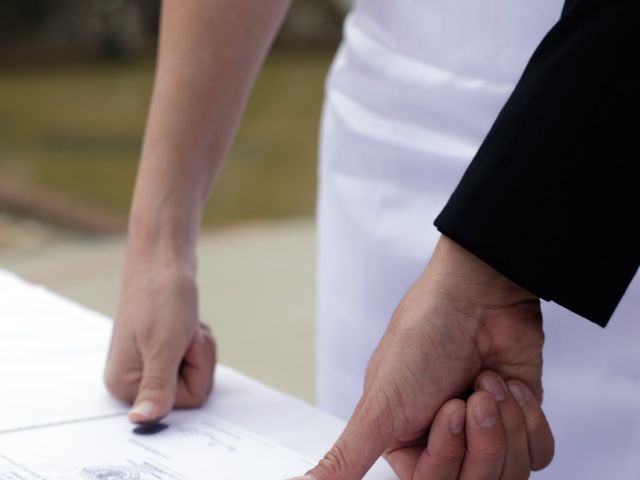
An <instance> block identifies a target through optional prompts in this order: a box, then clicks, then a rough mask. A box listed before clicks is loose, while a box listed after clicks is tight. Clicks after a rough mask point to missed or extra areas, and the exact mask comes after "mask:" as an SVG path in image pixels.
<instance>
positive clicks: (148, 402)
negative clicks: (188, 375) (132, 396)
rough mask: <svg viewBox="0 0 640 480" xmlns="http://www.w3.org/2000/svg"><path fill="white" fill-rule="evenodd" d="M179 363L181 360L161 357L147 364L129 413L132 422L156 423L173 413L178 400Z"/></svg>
mask: <svg viewBox="0 0 640 480" xmlns="http://www.w3.org/2000/svg"><path fill="white" fill-rule="evenodd" d="M179 363H180V361H179V360H178V362H176V361H175V360H174V359H169V358H159V357H156V358H153V359H150V360H148V361H147V362H146V363H145V365H144V370H143V374H142V380H141V381H140V388H139V390H138V395H137V396H136V400H135V402H134V403H133V408H132V409H131V411H129V420H130V421H132V422H134V423H150V422H156V421H158V420H160V419H161V418H162V417H164V416H165V415H167V414H168V413H169V412H170V411H171V409H172V408H173V405H174V403H175V398H176V386H177V382H178V367H179Z"/></svg>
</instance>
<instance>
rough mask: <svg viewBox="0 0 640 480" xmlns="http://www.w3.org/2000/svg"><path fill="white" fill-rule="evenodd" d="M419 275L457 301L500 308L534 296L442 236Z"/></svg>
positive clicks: (531, 298)
mask: <svg viewBox="0 0 640 480" xmlns="http://www.w3.org/2000/svg"><path fill="white" fill-rule="evenodd" d="M423 277H425V278H426V279H428V281H429V284H430V286H434V288H437V289H438V290H441V291H442V292H443V293H445V292H446V294H447V295H449V296H453V297H454V298H456V299H457V300H458V301H460V302H464V303H473V304H476V305H479V306H488V307H501V306H506V305H510V304H514V303H518V302H523V301H527V300H535V299H537V297H536V296H535V295H533V294H532V293H530V292H528V291H527V290H525V289H524V288H522V287H521V286H520V285H518V284H516V283H514V282H512V281H511V280H509V279H508V278H507V277H505V276H504V275H502V274H501V273H500V272H498V271H497V270H495V269H494V268H493V267H491V266H490V265H489V264H487V263H485V262H484V261H483V260H482V259H480V258H478V257H476V256H475V255H473V254H472V253H470V252H469V251H468V250H466V249H464V248H463V247H462V246H460V245H459V244H458V243H456V242H454V241H453V240H452V239H450V238H448V237H446V236H444V235H442V236H441V237H440V240H439V241H438V244H437V246H436V249H435V250H434V252H433V256H432V257H431V261H430V262H429V265H428V266H427V268H426V270H425V272H424V274H423Z"/></svg>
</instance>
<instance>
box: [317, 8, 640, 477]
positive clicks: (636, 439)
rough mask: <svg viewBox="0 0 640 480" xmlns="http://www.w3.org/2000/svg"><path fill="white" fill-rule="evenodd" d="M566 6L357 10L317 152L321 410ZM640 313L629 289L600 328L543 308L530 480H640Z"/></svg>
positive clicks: (349, 402) (347, 398) (353, 391)
mask: <svg viewBox="0 0 640 480" xmlns="http://www.w3.org/2000/svg"><path fill="white" fill-rule="evenodd" d="M562 4H563V2H562V1H561V0H538V1H536V2H528V1H523V0H502V1H491V2H485V1H479V0H394V1H389V0H360V1H359V2H358V3H356V6H355V8H354V10H353V11H352V13H351V14H350V16H349V18H348V20H347V22H346V25H345V39H344V42H343V45H342V46H341V48H340V50H339V52H338V55H337V58H336V60H335V62H334V65H333V67H332V70H331V72H330V75H329V78H328V80H327V86H326V101H325V107H324V115H323V122H322V134H321V143H320V156H321V162H320V190H319V208H318V227H319V241H318V255H319V261H318V327H317V368H318V372H317V373H318V375H317V379H318V381H317V382H318V383H317V392H318V403H319V405H320V406H321V407H323V408H325V409H328V410H329V411H331V412H332V413H334V414H336V415H338V416H341V417H343V418H348V416H349V414H350V413H351V410H352V408H353V406H354V405H355V403H356V401H357V400H358V398H359V395H360V392H361V388H362V380H363V376H364V369H365V366H366V363H367V360H368V359H369V356H370V354H371V352H372V351H373V349H374V347H375V346H376V344H377V342H378V340H379V338H380V337H381V335H382V333H383V331H384V328H385V326H386V324H387V321H388V320H389V318H390V316H391V314H392V312H393V309H394V308H395V307H396V305H397V303H398V301H399V300H400V299H401V298H402V296H403V294H404V293H405V292H406V290H407V289H408V288H409V286H410V285H411V284H412V283H413V281H414V280H415V279H416V278H417V276H418V275H419V273H420V272H421V271H422V269H423V267H424V265H425V263H426V262H427V261H428V258H429V255H430V253H431V251H432V250H433V247H434V246H435V241H436V239H437V237H438V233H437V231H436V229H435V227H433V225H432V223H433V220H434V219H435V217H436V215H437V214H438V213H439V212H440V210H441V209H442V207H443V206H444V204H445V202H446V200H447V198H448V196H449V195H450V194H451V192H452V191H453V189H454V188H455V186H456V184H457V181H458V180H459V178H460V176H461V175H462V173H463V172H464V170H465V168H466V166H467V165H468V164H469V162H470V161H471V159H472V158H473V156H474V153H475V152H476V150H477V148H478V147H479V145H480V143H481V141H482V139H483V138H484V136H485V135H486V133H487V132H488V130H489V128H490V127H491V125H492V123H493V121H494V119H495V117H496V115H497V113H498V112H499V110H500V108H501V107H502V106H503V105H504V103H505V101H506V100H507V98H508V96H509V94H510V92H511V91H512V90H513V87H514V85H515V83H516V82H517V80H518V78H519V76H520V74H521V72H522V70H523V69H524V67H525V65H526V62H527V61H528V59H529V57H530V56H531V54H532V53H533V51H534V49H535V47H536V46H537V44H538V43H539V42H540V40H541V39H542V37H543V36H544V35H545V33H546V32H547V31H548V30H549V29H550V28H551V26H552V25H553V23H554V22H555V21H556V20H557V18H558V17H559V15H560V11H561V9H562ZM638 307H640V291H639V285H638V282H637V281H636V283H634V284H633V285H632V286H631V288H630V290H629V292H628V293H627V296H626V298H625V301H624V302H623V304H622V305H621V306H620V308H619V309H618V311H617V313H616V315H615V316H614V318H613V320H612V324H611V326H610V327H608V328H607V329H606V330H605V331H604V332H603V331H602V330H601V329H600V328H599V327H596V326H594V325H592V324H590V323H589V322H587V321H586V320H582V319H579V318H577V317H576V316H575V315H573V314H571V313H570V312H567V311H565V310H563V309H562V308H560V307H558V306H555V305H545V306H544V313H545V318H546V326H545V328H546V333H547V339H548V340H547V345H546V347H545V362H546V363H545V378H544V381H545V387H546V392H547V393H546V401H545V408H546V411H547V413H548V415H549V417H550V419H551V422H552V427H554V430H555V433H556V435H557V441H558V446H557V447H558V448H557V452H558V454H557V458H556V460H555V462H554V464H553V466H552V467H551V468H549V469H548V470H546V471H544V472H542V473H539V474H536V476H535V477H534V478H537V479H551V478H554V479H557V478H581V479H583V480H586V479H594V480H595V479H598V480H601V479H602V478H604V475H605V472H613V471H615V472H616V475H615V478H616V479H621V480H627V479H628V480H637V479H638V478H640V460H638V459H636V457H637V455H635V454H633V453H631V452H638V451H640V407H638V406H637V405H640V354H639V353H638V349H636V348H633V347H634V345H635V341H637V340H638V339H639V338H640V321H639V320H640V319H637V316H638V314H637V312H638ZM634 312H635V315H634ZM614 466H615V467H614Z"/></svg>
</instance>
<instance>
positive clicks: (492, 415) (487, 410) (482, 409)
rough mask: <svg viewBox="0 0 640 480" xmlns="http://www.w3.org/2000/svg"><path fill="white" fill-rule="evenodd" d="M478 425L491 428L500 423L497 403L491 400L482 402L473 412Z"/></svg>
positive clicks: (487, 399)
mask: <svg viewBox="0 0 640 480" xmlns="http://www.w3.org/2000/svg"><path fill="white" fill-rule="evenodd" d="M473 416H474V417H475V419H476V423H477V424H478V425H479V426H480V427H482V428H491V427H493V426H494V425H495V424H496V423H497V422H498V410H497V408H496V403H495V402H494V401H493V400H492V399H489V398H485V399H484V400H482V401H481V402H480V403H478V405H476V408H475V409H474V411H473Z"/></svg>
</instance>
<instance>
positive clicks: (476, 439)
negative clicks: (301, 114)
mask: <svg viewBox="0 0 640 480" xmlns="http://www.w3.org/2000/svg"><path fill="white" fill-rule="evenodd" d="M466 438H467V453H466V455H465V459H464V463H463V465H462V471H461V473H460V477H459V478H460V480H498V479H499V478H500V475H501V473H502V466H503V463H504V458H505V454H506V451H507V447H506V442H505V435H504V430H503V429H502V423H501V421H500V413H499V411H498V405H497V403H496V401H495V399H494V397H493V395H491V394H490V393H488V392H484V391H478V392H476V393H474V394H473V395H471V397H470V398H469V400H468V401H467V423H466Z"/></svg>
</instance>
